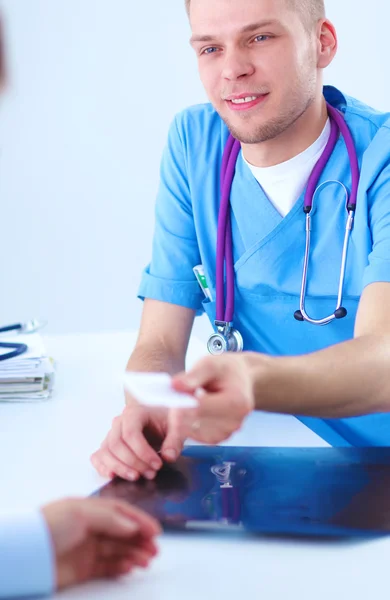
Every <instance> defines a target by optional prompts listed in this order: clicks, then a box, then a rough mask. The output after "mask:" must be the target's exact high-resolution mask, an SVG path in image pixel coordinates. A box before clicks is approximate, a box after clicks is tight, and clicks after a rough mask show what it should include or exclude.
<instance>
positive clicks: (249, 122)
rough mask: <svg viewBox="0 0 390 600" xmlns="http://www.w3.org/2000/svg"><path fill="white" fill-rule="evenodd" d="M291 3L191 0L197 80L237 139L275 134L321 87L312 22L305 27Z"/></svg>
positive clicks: (245, 140) (295, 117)
mask: <svg viewBox="0 0 390 600" xmlns="http://www.w3.org/2000/svg"><path fill="white" fill-rule="evenodd" d="M291 4H292V3H291ZM291 4H290V0H191V10H190V22H191V29H192V37H191V45H192V46H193V48H194V50H195V52H196V55H197V58H198V66H199V73H200V77H201V80H202V83H203V85H204V87H205V90H206V92H207V95H208V97H209V99H210V101H211V103H212V104H213V105H214V107H215V109H216V110H217V112H218V113H219V115H220V116H221V118H222V119H223V120H224V121H225V123H226V124H227V126H228V127H229V129H230V131H231V132H232V134H233V135H234V137H236V138H237V139H238V140H240V141H241V142H243V143H246V144H253V143H259V142H264V141H266V140H269V139H273V138H275V137H276V136H278V135H280V134H281V133H283V132H284V131H286V130H287V129H288V127H289V126H290V125H292V124H293V123H295V122H296V121H297V120H298V119H299V117H301V116H302V114H303V113H304V112H305V111H306V109H307V108H308V107H309V106H310V105H311V104H312V103H313V101H314V99H315V98H316V97H317V95H318V93H322V83H321V76H320V71H319V69H318V48H319V42H318V26H317V28H316V25H315V24H313V27H312V32H310V31H309V29H308V27H307V26H306V28H305V24H304V23H303V21H302V15H301V14H300V13H299V11H297V10H293V9H292V7H291Z"/></svg>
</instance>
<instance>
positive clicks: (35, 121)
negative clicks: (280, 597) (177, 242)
mask: <svg viewBox="0 0 390 600" xmlns="http://www.w3.org/2000/svg"><path fill="white" fill-rule="evenodd" d="M1 4H2V10H3V13H4V17H5V28H6V38H7V53H8V65H9V72H10V85H9V89H8V92H7V94H6V96H5V97H4V98H3V100H2V103H1V106H0V324H2V323H7V322H10V321H17V320H24V319H28V318H31V317H32V316H38V317H42V318H47V319H48V320H49V329H50V331H51V332H55V333H57V332H70V331H93V330H98V329H122V328H126V329H128V328H136V327H137V325H138V322H139V316H140V311H141V303H140V302H139V301H138V300H137V299H136V290H137V287H138V283H139V277H140V272H141V269H142V267H143V266H144V264H145V263H147V262H148V260H149V256H150V246H151V238H152V232H153V219H154V198H155V193H156V189H157V185H158V170H159V162H160V155H161V151H162V148H163V145H164V143H165V138H166V133H167V129H168V126H169V123H170V121H171V119H172V117H173V115H174V114H175V112H177V111H178V110H181V109H182V108H184V107H185V106H187V105H190V104H194V103H197V102H202V101H204V100H205V95H204V92H203V90H202V88H201V84H200V82H199V81H198V77H197V71H196V62H195V57H194V56H193V54H192V51H191V49H190V47H189V45H188V38H189V35H190V33H189V27H188V23H187V19H186V15H185V11H184V8H183V0H165V1H163V0H142V1H141V0H137V1H136V0H2V2H1ZM327 7H328V15H329V17H330V18H331V19H332V20H333V21H334V23H335V24H336V26H337V29H338V33H339V38H340V51H339V55H338V57H337V59H336V61H335V63H334V64H333V65H332V67H331V68H330V69H329V71H328V73H327V82H329V83H333V84H334V85H337V86H339V87H341V88H342V89H343V90H344V91H346V92H347V93H350V94H352V95H355V96H357V97H359V98H360V99H362V100H364V101H366V102H368V103H370V104H372V105H374V106H376V107H377V108H379V109H383V110H390V70H389V67H388V64H389V62H390V51H389V49H388V37H389V34H388V23H389V17H390V4H388V0H371V2H370V3H366V2H363V1H362V2H357V1H356V0H328V1H327ZM360 7H362V8H360Z"/></svg>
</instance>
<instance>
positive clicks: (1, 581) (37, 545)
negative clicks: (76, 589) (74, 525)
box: [0, 511, 55, 598]
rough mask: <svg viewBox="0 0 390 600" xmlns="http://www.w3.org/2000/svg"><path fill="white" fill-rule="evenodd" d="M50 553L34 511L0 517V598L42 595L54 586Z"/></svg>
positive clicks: (39, 516) (42, 523)
mask: <svg viewBox="0 0 390 600" xmlns="http://www.w3.org/2000/svg"><path fill="white" fill-rule="evenodd" d="M54 580H55V567H54V555H53V549H52V544H51V539H50V533H49V531H48V528H47V525H46V522H45V520H44V517H43V515H42V514H41V513H40V512H39V511H37V512H34V513H30V514H25V515H17V516H16V515H13V516H10V517H7V516H4V517H1V518H0V598H13V597H22V596H42V595H48V594H51V593H52V592H53V591H54V586H55V581H54Z"/></svg>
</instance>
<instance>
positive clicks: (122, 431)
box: [107, 413, 162, 479]
mask: <svg viewBox="0 0 390 600" xmlns="http://www.w3.org/2000/svg"><path fill="white" fill-rule="evenodd" d="M144 427H145V416H144V415H137V414H136V413H132V414H131V416H130V418H126V419H125V418H124V417H123V415H122V416H121V417H117V418H116V419H114V421H113V423H112V428H111V431H110V433H109V434H108V436H107V442H108V447H109V449H110V450H111V452H112V453H113V454H114V455H115V456H117V457H118V458H119V459H120V460H122V462H124V463H125V464H128V465H129V466H131V467H132V468H133V469H136V470H137V471H139V472H140V473H143V474H145V473H147V472H148V471H150V470H153V471H158V470H159V469H160V468H161V467H162V461H161V458H160V457H159V456H158V454H157V453H156V452H155V451H154V450H153V448H151V446H150V445H149V444H148V442H147V441H146V439H145V436H144V434H143V429H144ZM117 450H118V451H117ZM148 479H150V477H149V478H148Z"/></svg>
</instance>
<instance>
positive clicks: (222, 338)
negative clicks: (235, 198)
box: [207, 104, 360, 355]
mask: <svg viewBox="0 0 390 600" xmlns="http://www.w3.org/2000/svg"><path fill="white" fill-rule="evenodd" d="M327 108H328V114H329V119H330V123H331V133H330V137H329V140H328V143H327V145H326V147H325V150H324V152H323V154H322V156H321V157H320V159H319V160H318V162H317V163H316V165H315V167H314V169H313V171H312V173H311V175H310V177H309V181H308V184H307V188H306V192H305V200H304V206H303V212H304V213H305V215H306V248H305V256H304V265H303V275H302V286H301V294H300V307H299V310H297V311H296V312H295V314H294V318H295V319H296V320H297V321H307V322H308V323H312V324H313V325H328V324H329V323H331V322H332V321H334V320H335V319H343V318H344V317H345V316H346V315H347V310H346V309H345V308H344V307H343V306H342V301H343V289H344V279H345V268H346V262H347V252H348V243H349V239H350V236H351V231H352V227H353V222H354V217H355V211H356V202H357V193H358V187H359V178H360V171H359V163H358V158H357V154H356V149H355V144H354V141H353V138H352V135H351V132H350V131H349V128H348V125H347V124H346V122H345V119H344V117H343V116H342V114H341V113H340V112H339V111H338V110H336V109H335V108H333V107H332V106H331V105H330V104H327ZM340 134H341V135H342V136H343V138H344V141H345V144H346V147H347V151H348V156H349V162H350V167H351V174H352V185H351V194H350V196H349V194H348V191H347V189H346V187H345V186H344V185H343V184H342V183H341V182H340V181H335V182H333V181H332V182H329V181H326V182H324V183H323V184H321V185H320V186H319V187H318V188H317V184H318V181H319V179H320V177H321V174H322V172H323V170H324V169H325V167H326V164H327V162H328V160H329V158H330V156H331V155H332V153H333V150H334V148H335V146H336V143H337V140H338V138H339V135H340ZM240 150H241V144H240V142H239V141H237V140H235V139H234V138H233V136H231V135H230V136H229V138H228V140H227V142H226V146H225V151H224V154H223V158H222V167H221V203H220V208H219V217H218V234H217V268H216V320H215V322H214V324H215V328H216V332H215V333H213V334H212V335H211V336H210V338H209V340H208V342H207V349H208V351H209V352H210V354H214V355H218V354H223V353H224V352H242V350H243V349H244V341H243V338H242V336H241V334H240V332H239V331H238V330H237V329H235V328H234V327H233V316H234V263H233V241H232V228H231V218H230V193H231V189H232V183H233V179H234V173H235V168H236V162H237V158H238V155H239V152H240ZM328 183H337V184H339V185H341V186H342V187H343V189H344V191H345V196H346V209H347V215H348V216H347V224H346V229H345V237H344V245H343V252H342V259H341V268H340V279H339V289H338V298H337V305H336V309H335V311H334V313H332V314H331V315H329V316H327V317H324V318H323V319H312V318H310V316H309V315H308V314H307V312H306V310H305V296H306V284H307V275H308V266H309V256H310V233H311V219H312V211H313V202H314V198H315V195H316V194H317V192H318V191H319V190H320V188H321V187H322V186H323V185H325V184H328ZM225 265H226V304H225V282H224V271H225Z"/></svg>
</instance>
